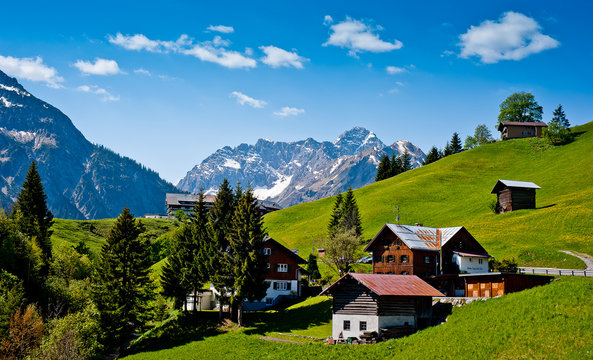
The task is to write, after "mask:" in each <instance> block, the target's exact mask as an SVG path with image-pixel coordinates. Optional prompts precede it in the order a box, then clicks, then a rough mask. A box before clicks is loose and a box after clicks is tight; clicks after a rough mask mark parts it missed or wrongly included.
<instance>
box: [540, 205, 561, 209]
mask: <svg viewBox="0 0 593 360" xmlns="http://www.w3.org/2000/svg"><path fill="white" fill-rule="evenodd" d="M556 205H558V204H550V205H546V206H540V207H538V208H537V209H538V210H540V209H547V208H551V207H554V206H556Z"/></svg>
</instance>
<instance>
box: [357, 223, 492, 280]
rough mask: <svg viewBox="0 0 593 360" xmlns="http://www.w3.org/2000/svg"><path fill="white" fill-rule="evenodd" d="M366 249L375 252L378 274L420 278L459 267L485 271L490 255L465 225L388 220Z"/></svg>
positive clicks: (374, 260)
mask: <svg viewBox="0 0 593 360" xmlns="http://www.w3.org/2000/svg"><path fill="white" fill-rule="evenodd" d="M364 251H368V252H372V253H373V273H375V274H398V275H417V276H420V277H421V278H426V277H429V276H432V275H437V274H442V273H458V272H460V271H463V272H467V273H485V272H488V259H489V258H490V255H488V253H487V252H486V250H485V249H484V248H483V247H482V246H481V245H480V244H479V243H478V241H477V240H476V239H475V238H474V237H473V236H472V235H471V234H470V233H469V232H468V231H467V229H465V228H464V227H463V226H458V227H449V228H431V227H425V226H412V225H400V224H389V223H388V224H385V225H383V227H382V228H381V230H379V232H378V233H377V234H376V235H375V237H374V238H373V239H372V240H371V242H370V243H369V244H368V245H367V246H366V248H365V249H364ZM441 261H442V267H441V266H440V262H441Z"/></svg>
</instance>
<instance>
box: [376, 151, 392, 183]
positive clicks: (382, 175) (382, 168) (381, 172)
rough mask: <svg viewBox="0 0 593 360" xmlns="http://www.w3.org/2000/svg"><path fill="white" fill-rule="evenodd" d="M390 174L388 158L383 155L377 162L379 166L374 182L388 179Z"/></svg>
mask: <svg viewBox="0 0 593 360" xmlns="http://www.w3.org/2000/svg"><path fill="white" fill-rule="evenodd" d="M390 172H391V161H389V156H387V155H383V157H382V158H381V161H380V162H379V166H378V167H377V176H375V181H381V180H385V179H387V178H388V177H389V173H390Z"/></svg>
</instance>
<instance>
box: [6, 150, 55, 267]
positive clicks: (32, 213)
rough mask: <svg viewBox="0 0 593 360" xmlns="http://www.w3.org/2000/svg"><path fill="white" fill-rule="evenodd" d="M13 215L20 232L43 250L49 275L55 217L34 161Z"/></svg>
mask: <svg viewBox="0 0 593 360" xmlns="http://www.w3.org/2000/svg"><path fill="white" fill-rule="evenodd" d="M12 215H13V218H15V219H16V221H17V224H18V226H19V229H20V231H21V232H22V233H24V234H25V235H28V236H30V237H32V238H34V239H35V242H36V243H37V246H39V248H40V249H41V252H42V253H43V261H44V266H43V269H42V273H43V274H47V270H48V267H49V263H50V261H51V242H50V237H51V234H52V231H51V230H50V228H51V226H52V225H53V223H54V221H53V218H54V216H53V214H52V213H51V211H49V209H48V208H47V195H46V194H45V191H44V189H43V183H42V182H41V176H39V172H38V171H37V165H36V164H35V161H32V162H31V165H30V166H29V171H28V172H27V176H26V178H25V181H24V182H23V188H22V190H21V192H20V193H19V195H18V197H17V201H16V203H15V207H14V210H13V214H12Z"/></svg>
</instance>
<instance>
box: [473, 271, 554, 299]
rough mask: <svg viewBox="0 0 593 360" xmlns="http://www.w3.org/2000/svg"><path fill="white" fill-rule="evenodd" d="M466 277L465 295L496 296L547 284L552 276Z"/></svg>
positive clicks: (506, 275)
mask: <svg viewBox="0 0 593 360" xmlns="http://www.w3.org/2000/svg"><path fill="white" fill-rule="evenodd" d="M464 279H465V284H466V285H465V296H468V297H494V296H500V295H504V294H510V293H513V292H517V291H522V290H525V289H531V288H532V287H534V286H540V285H546V284H548V283H549V282H550V280H551V279H553V277H552V276H542V275H526V274H500V275H484V276H467V277H464Z"/></svg>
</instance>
